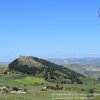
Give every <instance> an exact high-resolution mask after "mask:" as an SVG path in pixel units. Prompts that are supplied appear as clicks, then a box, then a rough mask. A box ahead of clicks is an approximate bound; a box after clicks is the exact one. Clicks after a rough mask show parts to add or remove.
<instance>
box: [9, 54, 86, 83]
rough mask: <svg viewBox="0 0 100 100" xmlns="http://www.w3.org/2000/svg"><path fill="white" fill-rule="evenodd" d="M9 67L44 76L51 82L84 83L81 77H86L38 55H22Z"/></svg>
mask: <svg viewBox="0 0 100 100" xmlns="http://www.w3.org/2000/svg"><path fill="white" fill-rule="evenodd" d="M9 69H10V71H11V70H16V71H19V72H22V73H24V74H28V75H34V76H36V77H41V78H44V79H45V80H47V81H49V82H57V83H62V84H66V83H78V84H82V81H81V80H80V79H79V77H84V75H81V74H79V73H76V72H74V71H72V70H70V69H68V68H65V67H63V66H62V65H57V64H54V63H51V62H49V61H47V60H44V59H40V58H37V57H29V56H28V57H25V56H21V57H19V58H17V59H15V60H14V61H13V62H12V63H10V64H9Z"/></svg>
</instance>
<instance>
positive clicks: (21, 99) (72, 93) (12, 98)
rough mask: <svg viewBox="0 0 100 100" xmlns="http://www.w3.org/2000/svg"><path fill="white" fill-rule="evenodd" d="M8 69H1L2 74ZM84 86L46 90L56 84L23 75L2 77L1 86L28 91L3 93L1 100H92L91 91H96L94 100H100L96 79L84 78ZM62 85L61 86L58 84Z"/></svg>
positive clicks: (0, 76)
mask: <svg viewBox="0 0 100 100" xmlns="http://www.w3.org/2000/svg"><path fill="white" fill-rule="evenodd" d="M5 68H6V67H2V68H1V67H0V72H1V73H2V71H4V70H5ZM81 80H82V81H83V83H84V84H80V85H79V84H65V85H62V86H63V87H64V89H63V90H45V91H42V89H43V87H45V86H47V85H52V86H56V83H50V82H47V81H45V80H44V79H42V78H37V77H33V76H27V75H23V74H20V73H18V74H8V75H0V84H2V85H6V86H9V87H10V88H12V87H19V88H23V89H27V90H28V92H27V93H26V94H16V93H15V94H12V93H1V92H0V100H91V99H89V97H88V93H89V90H90V89H92V90H93V91H94V96H93V97H94V99H93V100H100V96H99V95H97V96H95V94H100V84H99V83H96V79H93V78H85V79H84V78H82V79H81ZM58 85H61V84H58Z"/></svg>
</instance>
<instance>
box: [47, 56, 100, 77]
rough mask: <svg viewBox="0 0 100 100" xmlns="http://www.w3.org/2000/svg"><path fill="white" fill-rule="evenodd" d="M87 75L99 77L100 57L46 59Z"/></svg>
mask: <svg viewBox="0 0 100 100" xmlns="http://www.w3.org/2000/svg"><path fill="white" fill-rule="evenodd" d="M48 60H49V61H51V62H53V63H56V64H60V65H63V66H65V67H67V68H69V69H71V70H74V71H76V72H78V73H81V74H84V75H85V76H89V77H95V78H99V77H100V58H89V57H86V58H70V59H54V58H53V59H48Z"/></svg>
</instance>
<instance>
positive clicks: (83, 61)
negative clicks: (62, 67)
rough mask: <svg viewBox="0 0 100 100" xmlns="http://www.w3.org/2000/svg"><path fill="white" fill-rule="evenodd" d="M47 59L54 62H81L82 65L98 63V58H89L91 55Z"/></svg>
mask: <svg viewBox="0 0 100 100" xmlns="http://www.w3.org/2000/svg"><path fill="white" fill-rule="evenodd" d="M48 60H49V61H51V62H53V63H56V64H82V65H86V64H100V58H91V57H84V58H68V59H59V58H49V59H48Z"/></svg>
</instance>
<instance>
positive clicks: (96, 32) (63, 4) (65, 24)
mask: <svg viewBox="0 0 100 100" xmlns="http://www.w3.org/2000/svg"><path fill="white" fill-rule="evenodd" d="M99 8H100V0H0V61H11V60H13V59H15V58H16V57H18V56H23V55H25V56H37V57H43V58H69V57H100V18H99V16H98V9H99Z"/></svg>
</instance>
